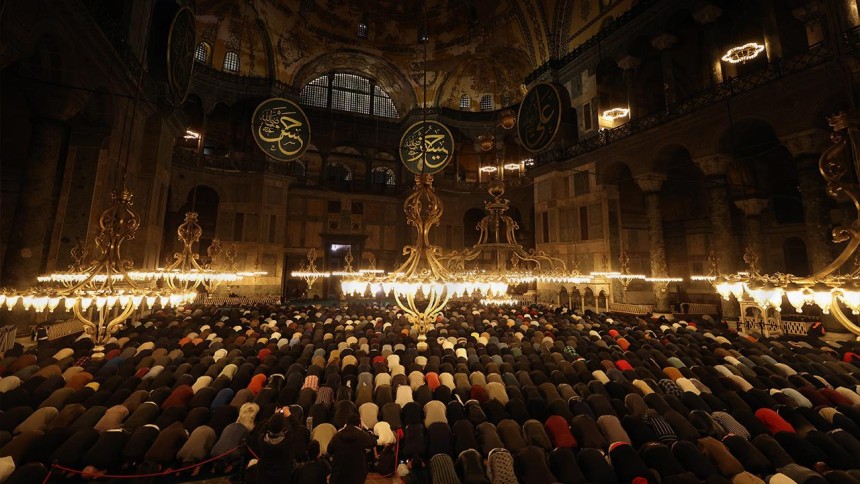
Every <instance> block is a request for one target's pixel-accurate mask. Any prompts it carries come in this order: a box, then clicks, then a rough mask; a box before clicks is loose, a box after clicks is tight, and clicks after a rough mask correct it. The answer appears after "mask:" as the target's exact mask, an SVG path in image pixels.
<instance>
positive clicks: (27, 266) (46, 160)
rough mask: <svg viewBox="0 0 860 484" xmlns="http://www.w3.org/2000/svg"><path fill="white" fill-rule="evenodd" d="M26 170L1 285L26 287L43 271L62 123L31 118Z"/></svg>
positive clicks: (63, 130) (63, 141) (53, 207)
mask: <svg viewBox="0 0 860 484" xmlns="http://www.w3.org/2000/svg"><path fill="white" fill-rule="evenodd" d="M32 123H33V124H32V130H31V132H30V150H29V155H28V157H27V161H26V165H25V166H26V167H27V172H26V174H25V175H24V181H23V183H22V185H21V190H20V192H19V195H18V203H17V204H16V205H15V213H14V215H13V216H12V225H11V227H9V229H8V230H9V239H8V245H7V247H6V254H5V258H4V260H3V278H2V281H3V285H4V286H7V287H14V288H25V287H30V286H32V285H33V284H35V282H36V276H38V275H39V273H40V272H41V271H43V270H44V263H45V258H46V256H47V251H48V247H49V245H50V240H49V238H50V234H51V232H52V229H53V225H54V221H53V215H54V212H55V210H56V197H57V195H58V194H57V193H55V191H56V190H55V188H56V185H57V178H58V176H57V171H58V170H59V169H60V158H61V157H62V156H64V150H65V149H66V137H67V134H68V128H67V126H66V123H65V122H62V121H58V120H56V119H51V118H46V117H40V118H35V119H33V122H32Z"/></svg>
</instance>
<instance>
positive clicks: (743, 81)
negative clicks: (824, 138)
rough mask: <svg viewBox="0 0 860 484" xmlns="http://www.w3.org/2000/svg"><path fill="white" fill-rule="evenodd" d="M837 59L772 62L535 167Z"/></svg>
mask: <svg viewBox="0 0 860 484" xmlns="http://www.w3.org/2000/svg"><path fill="white" fill-rule="evenodd" d="M841 40H842V43H843V47H844V51H845V52H852V51H855V50H857V48H858V47H860V29H858V28H855V29H852V30H850V31H847V32H845V33H844V34H843V36H842V39H841ZM834 58H835V53H834V51H833V48H832V47H831V46H830V45H828V44H827V43H824V42H822V43H819V44H816V45H813V46H811V47H810V48H809V49H808V50H807V51H805V52H803V53H802V54H799V55H797V56H794V57H791V58H788V59H779V60H777V61H776V62H773V63H770V64H768V65H767V67H766V68H764V69H761V70H759V71H756V72H752V73H750V74H747V75H744V76H741V77H733V78H729V79H726V80H725V81H723V82H721V83H719V84H716V85H714V86H712V87H710V88H707V89H703V90H701V91H699V92H698V93H696V94H694V95H692V96H690V97H688V98H686V99H683V100H681V101H678V102H676V103H674V104H672V105H670V106H669V107H668V108H667V109H666V110H665V111H660V112H656V113H653V114H649V115H647V116H643V117H641V118H634V119H632V120H630V121H629V122H627V123H625V124H622V125H621V126H618V127H616V128H612V129H603V130H601V131H599V132H598V133H597V134H596V135H594V136H591V137H589V138H586V139H583V140H581V141H579V142H577V143H575V144H573V145H572V146H569V147H567V148H566V149H556V150H549V151H546V152H544V153H540V154H539V155H537V156H536V157H535V166H543V165H546V164H549V163H552V162H556V161H561V160H568V159H571V158H575V157H577V156H580V155H583V154H585V153H589V152H591V151H594V150H597V149H600V148H602V147H604V146H607V145H610V144H612V143H615V142H617V141H621V140H623V139H626V138H628V137H630V136H633V135H635V134H638V133H641V132H643V131H647V130H649V129H651V128H654V127H657V126H660V125H663V124H666V123H668V122H670V121H674V120H676V119H678V118H681V117H683V116H686V115H687V114H690V113H693V112H695V111H698V110H700V109H703V108H706V107H708V106H712V105H714V104H716V103H719V102H721V101H725V100H727V99H729V98H731V97H734V96H737V95H739V94H742V93H746V92H749V91H751V90H753V89H756V88H758V87H761V86H764V85H767V84H770V83H771V82H773V81H776V80H779V79H783V78H785V77H787V76H790V75H792V74H796V73H799V72H803V71H805V70H808V69H810V68H812V67H815V66H817V65H820V64H823V63H825V62H827V61H831V60H833V59H834Z"/></svg>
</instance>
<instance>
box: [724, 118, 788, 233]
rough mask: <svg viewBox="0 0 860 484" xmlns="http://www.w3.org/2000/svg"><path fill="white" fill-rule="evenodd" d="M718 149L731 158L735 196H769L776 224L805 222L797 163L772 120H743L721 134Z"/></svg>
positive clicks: (730, 171) (732, 184) (731, 188)
mask: <svg viewBox="0 0 860 484" xmlns="http://www.w3.org/2000/svg"><path fill="white" fill-rule="evenodd" d="M718 149H719V151H720V152H721V153H726V154H729V155H731V157H732V161H731V163H730V165H729V172H728V175H729V187H730V190H731V191H732V195H733V196H734V198H736V199H744V198H760V197H764V198H770V201H771V205H770V207H771V209H772V210H773V214H774V216H775V219H776V223H778V224H791V223H801V222H803V202H802V198H801V195H800V190H799V189H798V186H799V174H798V170H797V163H796V161H795V159H794V157H792V155H791V153H790V152H789V151H788V149H786V148H785V146H783V145H782V143H781V142H780V140H779V138H778V137H777V134H776V132H775V130H774V129H773V127H772V125H771V124H770V123H768V122H767V121H764V120H761V119H759V118H745V119H741V120H739V121H737V122H735V123H733V124H732V125H731V126H729V127H728V129H726V130H725V131H724V132H723V133H722V136H721V137H720V140H719V145H718Z"/></svg>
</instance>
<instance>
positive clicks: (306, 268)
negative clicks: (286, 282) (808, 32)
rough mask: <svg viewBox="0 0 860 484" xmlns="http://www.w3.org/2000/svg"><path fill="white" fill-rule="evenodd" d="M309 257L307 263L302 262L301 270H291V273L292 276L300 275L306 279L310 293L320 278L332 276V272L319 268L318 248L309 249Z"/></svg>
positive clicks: (299, 276)
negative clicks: (317, 261) (317, 263)
mask: <svg viewBox="0 0 860 484" xmlns="http://www.w3.org/2000/svg"><path fill="white" fill-rule="evenodd" d="M307 259H308V261H307V263H302V266H301V267H300V268H299V270H297V271H293V272H291V273H290V275H291V276H292V277H298V278H300V279H302V280H304V281H305V284H307V285H308V293H310V292H311V290H312V289H313V287H314V284H316V283H317V281H318V280H319V279H327V278H329V277H331V273H330V272H325V271H320V270H318V269H317V265H316V260H317V250H316V249H311V250H309V251H308V255H307Z"/></svg>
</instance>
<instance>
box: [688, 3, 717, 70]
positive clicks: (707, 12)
mask: <svg viewBox="0 0 860 484" xmlns="http://www.w3.org/2000/svg"><path fill="white" fill-rule="evenodd" d="M722 14H723V10H722V9H721V8H720V7H718V6H716V5H714V4H712V3H705V4H704V5H702V6H701V7H699V9H698V10H696V11H695V12H693V19H694V20H695V21H696V23H698V24H699V25H701V26H702V29H703V33H704V35H703V38H704V42H703V44H704V48H703V52H702V59H703V65H702V68H703V69H704V71H705V79H710V80H711V85H713V84H719V83H721V82H723V69H722V64H721V62H720V57H721V56H722V55H723V54H722V53H721V52H720V51H719V49H718V48H717V40H716V31H715V29H716V27H715V25H714V23H715V22H716V21H717V19H718V18H720V15H722Z"/></svg>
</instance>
